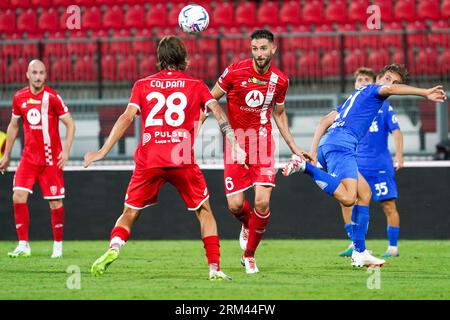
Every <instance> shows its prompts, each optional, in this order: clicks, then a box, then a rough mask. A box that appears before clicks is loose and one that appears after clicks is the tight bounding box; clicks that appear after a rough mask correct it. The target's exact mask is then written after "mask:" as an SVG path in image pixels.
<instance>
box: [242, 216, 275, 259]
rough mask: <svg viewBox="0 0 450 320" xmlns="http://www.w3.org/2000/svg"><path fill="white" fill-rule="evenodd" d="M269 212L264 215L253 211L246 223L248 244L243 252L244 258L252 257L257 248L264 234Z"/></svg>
mask: <svg viewBox="0 0 450 320" xmlns="http://www.w3.org/2000/svg"><path fill="white" fill-rule="evenodd" d="M269 217H270V211H268V212H267V213H266V214H262V213H261V212H258V211H256V209H254V211H253V214H252V215H251V216H250V220H249V222H248V228H249V230H248V231H249V232H248V242H247V249H246V250H245V253H244V256H246V257H253V256H254V255H255V251H256V248H258V245H259V243H260V242H261V239H262V236H263V234H264V232H266V226H267V223H268V222H269Z"/></svg>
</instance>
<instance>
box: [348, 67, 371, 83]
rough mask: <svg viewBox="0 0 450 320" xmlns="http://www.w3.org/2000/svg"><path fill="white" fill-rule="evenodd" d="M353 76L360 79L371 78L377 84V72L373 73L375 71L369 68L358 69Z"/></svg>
mask: <svg viewBox="0 0 450 320" xmlns="http://www.w3.org/2000/svg"><path fill="white" fill-rule="evenodd" d="M353 76H354V77H355V80H356V78H358V77H359V76H368V77H371V78H372V80H373V81H374V82H375V80H377V74H376V73H375V71H373V69H371V68H367V67H361V68H358V69H357V70H356V71H355V73H354V74H353Z"/></svg>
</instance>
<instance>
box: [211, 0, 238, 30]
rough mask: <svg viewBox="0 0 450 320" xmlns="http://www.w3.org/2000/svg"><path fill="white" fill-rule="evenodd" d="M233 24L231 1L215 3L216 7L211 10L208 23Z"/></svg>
mask: <svg viewBox="0 0 450 320" xmlns="http://www.w3.org/2000/svg"><path fill="white" fill-rule="evenodd" d="M234 24H235V22H234V8H233V3H231V2H228V1H227V2H219V3H216V8H215V9H214V11H212V15H211V19H210V25H212V26H224V27H228V26H232V25H234Z"/></svg>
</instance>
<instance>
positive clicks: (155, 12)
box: [145, 3, 178, 27]
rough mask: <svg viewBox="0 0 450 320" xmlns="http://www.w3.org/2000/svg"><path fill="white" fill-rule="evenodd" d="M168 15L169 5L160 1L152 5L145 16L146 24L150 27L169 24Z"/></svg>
mask: <svg viewBox="0 0 450 320" xmlns="http://www.w3.org/2000/svg"><path fill="white" fill-rule="evenodd" d="M167 16H168V15H167V7H166V5H165V4H162V3H158V4H156V5H152V6H151V7H150V10H149V11H148V12H147V15H146V16H145V22H146V25H147V26H148V27H162V26H167V25H168V24H169V23H168V17H167ZM177 21H178V19H177Z"/></svg>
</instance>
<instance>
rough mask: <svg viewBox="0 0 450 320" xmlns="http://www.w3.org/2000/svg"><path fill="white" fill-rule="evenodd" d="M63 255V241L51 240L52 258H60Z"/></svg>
mask: <svg viewBox="0 0 450 320" xmlns="http://www.w3.org/2000/svg"><path fill="white" fill-rule="evenodd" d="M62 256H63V243H62V241H55V242H53V253H52V256H51V257H52V258H62Z"/></svg>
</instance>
